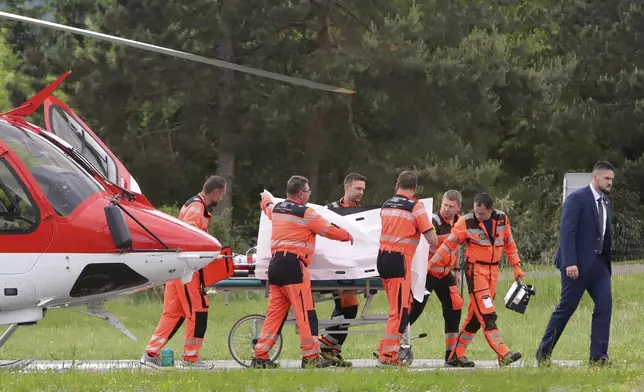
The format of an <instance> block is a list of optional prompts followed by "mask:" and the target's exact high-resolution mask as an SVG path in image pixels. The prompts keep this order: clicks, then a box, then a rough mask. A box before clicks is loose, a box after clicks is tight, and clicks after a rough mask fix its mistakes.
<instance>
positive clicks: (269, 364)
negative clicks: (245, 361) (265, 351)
mask: <svg viewBox="0 0 644 392" xmlns="http://www.w3.org/2000/svg"><path fill="white" fill-rule="evenodd" d="M250 367H252V368H255V369H276V368H278V367H279V365H278V364H276V363H275V362H273V361H271V360H270V359H261V358H253V360H252V361H251V363H250Z"/></svg>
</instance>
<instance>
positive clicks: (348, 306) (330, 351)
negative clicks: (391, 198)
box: [320, 173, 366, 367]
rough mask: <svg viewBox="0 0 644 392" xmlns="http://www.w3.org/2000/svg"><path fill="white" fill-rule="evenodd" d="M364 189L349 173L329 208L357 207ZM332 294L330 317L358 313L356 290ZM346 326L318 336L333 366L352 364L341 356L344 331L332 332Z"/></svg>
mask: <svg viewBox="0 0 644 392" xmlns="http://www.w3.org/2000/svg"><path fill="white" fill-rule="evenodd" d="M365 189H366V178H365V177H364V176H363V175H361V174H358V173H349V174H347V176H346V177H345V178H344V196H343V197H342V198H341V199H340V200H339V201H334V202H333V203H329V204H327V205H326V206H325V207H326V208H329V209H332V210H333V209H340V208H349V207H359V206H360V200H362V196H363V195H364V192H365ZM334 296H338V297H339V298H336V299H334V302H335V308H334V309H333V313H332V314H331V318H336V317H344V318H345V319H355V318H356V316H357V315H358V305H359V304H360V302H359V301H358V296H357V291H356V290H342V291H336V292H335V293H334ZM348 329H349V328H348V326H344V325H337V326H331V327H328V328H326V329H325V332H327V333H326V334H324V335H323V336H322V337H320V348H321V350H322V357H323V358H325V359H328V360H331V361H333V366H338V367H351V366H352V365H353V364H352V363H351V362H349V361H345V360H344V359H343V358H342V354H341V352H342V345H343V344H344V342H345V340H346V339H347V334H346V333H335V334H334V333H332V332H333V331H347V330H348Z"/></svg>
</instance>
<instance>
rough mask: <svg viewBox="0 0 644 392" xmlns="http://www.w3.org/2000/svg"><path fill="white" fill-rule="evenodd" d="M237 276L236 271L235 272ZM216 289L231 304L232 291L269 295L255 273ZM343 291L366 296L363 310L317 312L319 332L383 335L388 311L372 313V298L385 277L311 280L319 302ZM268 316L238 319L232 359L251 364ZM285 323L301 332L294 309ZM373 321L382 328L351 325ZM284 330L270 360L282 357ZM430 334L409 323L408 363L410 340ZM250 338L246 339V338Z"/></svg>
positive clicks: (404, 346)
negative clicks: (246, 327) (245, 330)
mask: <svg viewBox="0 0 644 392" xmlns="http://www.w3.org/2000/svg"><path fill="white" fill-rule="evenodd" d="M236 275H237V274H236ZM211 287H212V288H213V289H215V290H217V291H218V292H220V291H223V292H224V303H225V304H226V305H229V304H230V293H231V292H248V291H264V295H265V297H266V298H268V295H269V285H268V281H265V280H260V279H258V278H255V277H252V276H247V277H244V276H234V277H231V278H228V279H225V280H222V281H220V282H218V283H215V284H214V285H213V286H211ZM343 290H355V291H356V293H352V294H350V295H348V296H353V295H362V296H363V298H365V299H366V301H365V302H364V305H362V310H361V311H360V313H359V314H358V315H357V316H356V318H355V319H345V318H344V316H338V317H334V318H331V317H330V318H320V317H319V316H320V315H319V314H318V327H319V331H320V332H319V333H320V335H321V334H322V333H323V330H324V329H325V328H329V327H332V326H338V325H343V326H347V330H346V331H333V334H350V333H351V334H357V333H361V334H378V335H382V334H383V332H384V325H386V323H387V320H388V318H389V315H388V314H386V313H378V314H376V313H371V305H372V303H373V299H374V297H375V296H376V294H377V293H378V292H379V291H384V287H383V285H382V280H381V279H380V277H378V276H376V277H370V278H363V279H338V280H315V281H311V291H312V293H314V294H318V295H319V297H320V298H318V299H316V300H315V302H316V303H320V302H326V301H332V300H334V299H337V298H341V297H342V295H338V294H339V293H340V292H341V291H343ZM208 294H214V292H212V291H209V292H208ZM264 319H265V315H259V314H250V315H246V316H244V317H242V318H241V319H239V320H237V322H235V324H234V325H233V327H232V328H231V330H230V332H229V335H228V350H229V352H230V354H231V355H232V357H233V359H234V360H235V361H236V362H237V363H239V364H240V365H241V366H244V367H250V363H251V360H252V356H253V348H254V346H255V344H256V343H257V341H258V339H259V335H260V332H261V325H262V324H263V320H264ZM247 322H251V323H252V324H251V327H250V329H251V334H250V336H249V337H242V338H241V339H240V340H237V338H238V336H237V334H236V333H237V330H238V329H240V328H242V325H243V324H245V323H247ZM284 324H285V325H287V324H291V325H294V326H295V333H296V334H298V329H297V324H296V320H295V316H294V314H293V308H291V309H290V310H289V313H288V315H287V317H286V321H285V322H284ZM374 324H383V329H382V330H355V329H352V328H355V327H358V326H365V325H374ZM281 335H282V333H281V332H280V334H279V336H278V338H277V341H276V343H275V346H274V347H273V349H272V350H271V352H270V353H269V357H270V358H271V360H273V361H274V360H276V359H277V358H278V357H279V354H280V353H281V351H282V342H283V339H282V336H281ZM425 336H427V334H424V333H423V334H420V335H418V336H412V335H411V328H410V326H409V324H408V325H407V327H406V328H405V332H404V333H403V336H402V341H401V349H400V352H399V358H400V359H401V360H403V361H405V362H406V363H407V364H408V365H409V364H411V363H412V361H413V354H412V352H411V341H412V340H414V339H418V338H424V337H425ZM246 339H247V340H248V341H246V342H244V341H245V340H246ZM243 346H245V347H246V348H249V349H250V350H248V351H245V352H242V349H243Z"/></svg>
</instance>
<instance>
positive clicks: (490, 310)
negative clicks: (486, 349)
mask: <svg viewBox="0 0 644 392" xmlns="http://www.w3.org/2000/svg"><path fill="white" fill-rule="evenodd" d="M490 220H491V222H490V223H491V225H490V226H491V232H488V230H487V229H486V227H485V226H486V225H485V222H482V221H479V220H478V219H476V216H475V215H474V214H473V213H470V214H467V215H465V216H463V217H461V218H460V219H459V220H458V222H456V225H454V228H453V229H452V232H451V234H450V235H449V237H448V238H447V240H446V241H445V242H443V244H442V245H441V247H440V248H439V249H438V251H437V252H436V254H435V255H434V257H433V258H432V263H433V264H432V266H440V265H441V263H444V260H446V259H448V258H449V257H450V254H451V252H453V251H454V250H456V248H457V247H458V246H459V245H460V244H461V243H462V242H463V241H466V244H467V246H466V251H465V260H466V261H467V271H466V274H465V276H466V279H467V286H468V291H469V293H470V305H469V308H468V313H467V318H466V319H465V321H464V322H463V327H462V328H461V331H460V333H459V336H458V341H457V343H456V347H455V348H454V351H453V352H452V354H451V356H450V358H463V357H466V353H465V351H466V349H467V346H468V345H469V344H470V343H471V342H472V339H473V338H474V335H475V334H476V333H477V332H478V330H479V329H480V328H481V326H483V333H484V334H485V338H486V340H487V342H488V344H489V345H490V348H492V350H494V352H495V353H496V354H497V356H498V359H499V360H501V359H502V358H503V357H504V356H505V355H506V354H508V353H509V352H510V349H509V348H508V346H506V345H505V344H504V343H503V338H502V337H501V333H500V332H499V330H498V328H497V326H496V319H497V314H496V307H495V305H494V297H495V295H496V287H497V282H498V277H499V262H500V260H501V253H502V252H503V251H505V255H506V257H507V259H508V262H509V263H510V265H511V266H513V267H514V266H517V265H519V262H520V259H519V253H518V250H517V246H516V243H515V242H514V238H512V231H511V229H510V220H509V219H508V217H507V216H506V215H505V213H503V212H502V211H498V210H494V211H493V212H492V216H491V217H490Z"/></svg>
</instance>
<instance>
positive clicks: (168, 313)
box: [141, 176, 227, 369]
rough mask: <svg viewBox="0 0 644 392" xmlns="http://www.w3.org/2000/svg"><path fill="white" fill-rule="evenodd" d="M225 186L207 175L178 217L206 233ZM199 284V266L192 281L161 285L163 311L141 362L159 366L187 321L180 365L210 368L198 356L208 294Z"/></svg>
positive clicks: (200, 275) (203, 329) (200, 271)
mask: <svg viewBox="0 0 644 392" xmlns="http://www.w3.org/2000/svg"><path fill="white" fill-rule="evenodd" d="M226 188H227V184H226V180H225V179H224V178H223V177H220V176H210V177H209V178H208V179H207V180H206V182H205V183H204V185H203V189H202V190H201V192H200V193H199V194H198V195H197V196H194V197H192V198H191V199H189V200H188V201H186V203H185V204H184V205H183V206H182V207H181V211H180V213H179V219H180V220H182V221H184V222H186V223H188V224H191V225H194V226H196V227H197V228H199V229H201V230H203V231H206V232H207V231H208V224H209V223H210V219H211V218H212V209H213V208H214V207H215V206H216V205H217V202H218V201H220V200H222V199H223V197H224V195H225V194H226ZM203 286H204V283H203V270H201V269H200V270H199V271H196V272H194V273H193V276H192V280H191V281H190V282H189V283H187V284H183V283H182V282H181V279H176V280H172V281H169V282H167V283H166V284H165V291H164V294H163V313H162V315H161V319H160V320H159V324H158V325H157V328H156V330H155V331H154V333H153V334H152V337H151V338H150V341H149V343H148V346H147V348H146V350H145V353H144V354H143V357H142V358H141V363H143V364H144V365H148V366H151V367H154V368H160V367H161V358H160V356H159V354H160V352H161V349H162V348H163V347H164V346H165V345H166V344H167V343H168V341H169V340H170V339H172V337H173V336H174V334H175V333H176V332H177V330H178V329H179V328H180V327H181V325H182V324H183V322H184V320H187V323H186V324H187V325H186V333H185V341H184V345H183V365H184V366H189V367H191V368H198V369H212V368H213V366H212V365H208V364H206V363H205V362H203V361H201V360H200V359H199V352H200V350H201V346H202V345H203V340H204V336H205V335H206V327H207V324H208V306H209V301H208V296H207V295H206V293H205V288H204V287H203Z"/></svg>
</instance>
